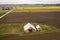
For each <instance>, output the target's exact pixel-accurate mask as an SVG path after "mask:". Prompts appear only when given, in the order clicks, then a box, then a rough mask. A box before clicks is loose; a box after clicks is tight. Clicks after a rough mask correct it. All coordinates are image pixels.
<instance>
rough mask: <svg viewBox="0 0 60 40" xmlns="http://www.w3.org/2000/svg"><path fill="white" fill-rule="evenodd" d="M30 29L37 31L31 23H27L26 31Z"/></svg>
mask: <svg viewBox="0 0 60 40" xmlns="http://www.w3.org/2000/svg"><path fill="white" fill-rule="evenodd" d="M30 27H32V28H33V29H35V30H36V28H35V27H34V25H32V24H30V23H27V24H26V25H25V26H24V31H26V30H28V29H29V28H30Z"/></svg>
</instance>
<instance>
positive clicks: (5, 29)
mask: <svg viewBox="0 0 60 40" xmlns="http://www.w3.org/2000/svg"><path fill="white" fill-rule="evenodd" d="M25 24H26V23H11V24H0V39H3V38H4V37H6V36H8V35H18V36H20V37H21V36H34V35H41V34H45V33H56V32H60V29H58V28H56V27H54V26H51V25H46V24H40V23H32V24H39V25H40V26H41V27H42V30H41V31H38V32H32V33H31V32H29V33H26V32H24V30H23V27H24V25H25Z"/></svg>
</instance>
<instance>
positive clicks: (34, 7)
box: [16, 6, 60, 10]
mask: <svg viewBox="0 0 60 40" xmlns="http://www.w3.org/2000/svg"><path fill="white" fill-rule="evenodd" d="M16 9H20V10H23V9H33V10H34V9H60V6H19V7H17V8H16Z"/></svg>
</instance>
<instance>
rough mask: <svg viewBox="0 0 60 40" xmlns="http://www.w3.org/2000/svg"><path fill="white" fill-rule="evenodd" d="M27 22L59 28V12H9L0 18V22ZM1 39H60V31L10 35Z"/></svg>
mask: <svg viewBox="0 0 60 40" xmlns="http://www.w3.org/2000/svg"><path fill="white" fill-rule="evenodd" d="M27 22H34V23H43V24H47V25H53V26H56V27H57V28H59V29H60V12H11V13H10V14H8V15H6V16H5V17H3V18H1V19H0V24H2V23H27ZM3 40H60V33H46V34H41V35H34V36H25V37H19V36H15V35H10V36H7V37H6V38H4V39H3Z"/></svg>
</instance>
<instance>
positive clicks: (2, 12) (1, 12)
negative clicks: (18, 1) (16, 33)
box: [0, 10, 9, 16]
mask: <svg viewBox="0 0 60 40" xmlns="http://www.w3.org/2000/svg"><path fill="white" fill-rule="evenodd" d="M8 11H9V10H0V16H2V15H3V14H5V13H6V12H8Z"/></svg>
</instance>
